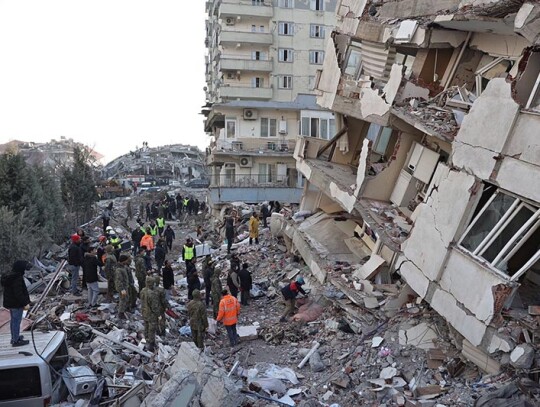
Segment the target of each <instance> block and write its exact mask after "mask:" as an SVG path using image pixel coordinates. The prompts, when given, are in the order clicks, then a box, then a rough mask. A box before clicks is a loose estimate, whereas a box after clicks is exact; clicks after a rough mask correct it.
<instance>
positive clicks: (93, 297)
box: [83, 246, 99, 307]
mask: <svg viewBox="0 0 540 407" xmlns="http://www.w3.org/2000/svg"><path fill="white" fill-rule="evenodd" d="M98 266H99V261H98V258H97V255H96V248H95V247H94V246H90V247H89V249H88V251H87V252H86V253H85V254H84V259H83V276H84V278H85V280H86V286H87V287H88V305H89V306H90V307H94V306H96V305H97V298H98V295H99V286H98Z"/></svg>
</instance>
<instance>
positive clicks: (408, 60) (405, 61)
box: [395, 50, 415, 79]
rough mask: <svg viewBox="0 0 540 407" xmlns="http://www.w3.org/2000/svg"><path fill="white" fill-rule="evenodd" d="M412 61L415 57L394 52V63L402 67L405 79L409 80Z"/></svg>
mask: <svg viewBox="0 0 540 407" xmlns="http://www.w3.org/2000/svg"><path fill="white" fill-rule="evenodd" d="M414 51H415V50H414ZM414 59H415V56H414V55H412V54H409V53H404V52H396V58H395V63H396V64H399V65H402V66H403V76H404V77H405V79H409V78H410V77H411V73H412V67H413V63H414Z"/></svg>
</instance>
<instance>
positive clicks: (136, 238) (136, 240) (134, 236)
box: [131, 224, 144, 257]
mask: <svg viewBox="0 0 540 407" xmlns="http://www.w3.org/2000/svg"><path fill="white" fill-rule="evenodd" d="M143 236H144V232H143V231H142V230H141V227H140V226H139V224H137V226H136V227H135V229H133V232H131V241H132V242H133V257H135V256H137V251H138V250H139V247H140V246H141V239H142V238H143Z"/></svg>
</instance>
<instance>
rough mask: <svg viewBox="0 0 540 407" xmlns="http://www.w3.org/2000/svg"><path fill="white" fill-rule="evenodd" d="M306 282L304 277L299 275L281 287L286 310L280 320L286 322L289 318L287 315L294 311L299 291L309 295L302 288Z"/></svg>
mask: <svg viewBox="0 0 540 407" xmlns="http://www.w3.org/2000/svg"><path fill="white" fill-rule="evenodd" d="M304 284H305V281H304V279H303V278H302V277H298V278H297V279H296V281H293V282H291V283H290V284H287V285H286V286H285V287H283V288H282V289H281V294H283V299H284V300H285V303H286V307H285V311H284V312H283V314H282V315H281V318H280V319H279V321H280V322H285V321H286V320H287V317H288V316H289V315H290V314H292V313H293V312H294V308H295V306H296V296H297V295H298V293H299V292H300V293H302V294H304V296H305V297H307V294H306V292H305V291H304V289H303V288H302V286H303V285H304Z"/></svg>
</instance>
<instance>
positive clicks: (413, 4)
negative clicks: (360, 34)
mask: <svg viewBox="0 0 540 407" xmlns="http://www.w3.org/2000/svg"><path fill="white" fill-rule="evenodd" d="M459 3H460V0H402V1H392V2H385V3H384V4H383V5H382V6H381V8H380V9H379V14H378V16H379V17H381V18H392V19H393V18H401V19H405V18H411V17H420V16H431V15H436V14H438V13H440V12H444V11H447V10H453V9H457V7H458V5H459Z"/></svg>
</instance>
